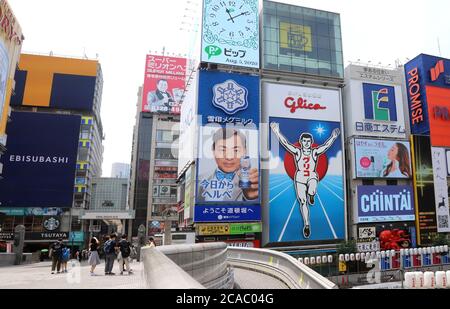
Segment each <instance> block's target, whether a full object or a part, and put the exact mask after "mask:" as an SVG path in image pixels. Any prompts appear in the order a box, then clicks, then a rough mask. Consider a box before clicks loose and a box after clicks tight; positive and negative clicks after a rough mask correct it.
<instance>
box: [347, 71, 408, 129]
mask: <svg viewBox="0 0 450 309" xmlns="http://www.w3.org/2000/svg"><path fill="white" fill-rule="evenodd" d="M345 72H346V77H347V80H346V87H345V89H344V91H345V107H346V112H345V116H346V129H347V132H348V133H347V134H348V135H349V136H354V135H358V136H368V137H392V138H406V126H405V116H404V112H403V91H402V84H403V75H402V72H401V71H400V70H384V69H379V68H378V69H377V68H370V67H362V66H357V65H350V66H348V67H347V68H346V71H345Z"/></svg>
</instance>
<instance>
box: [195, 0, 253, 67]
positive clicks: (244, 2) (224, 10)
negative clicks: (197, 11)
mask: <svg viewBox="0 0 450 309" xmlns="http://www.w3.org/2000/svg"><path fill="white" fill-rule="evenodd" d="M201 61H202V62H211V63H217V64H228V65H235V66H240V67H249V68H259V0H234V1H228V0H225V1H223V0H204V4H203V26H202V54H201Z"/></svg>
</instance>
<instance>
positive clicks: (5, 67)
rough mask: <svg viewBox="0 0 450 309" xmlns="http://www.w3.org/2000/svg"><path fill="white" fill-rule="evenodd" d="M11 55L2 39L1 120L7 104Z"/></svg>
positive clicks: (0, 68) (0, 52) (0, 61)
mask: <svg viewBox="0 0 450 309" xmlns="http://www.w3.org/2000/svg"><path fill="white" fill-rule="evenodd" d="M9 61H10V60H9V54H8V50H7V49H6V46H5V43H4V41H3V39H0V118H1V117H2V115H3V108H4V106H5V104H6V102H5V100H6V92H7V90H8V89H7V84H8V79H9Z"/></svg>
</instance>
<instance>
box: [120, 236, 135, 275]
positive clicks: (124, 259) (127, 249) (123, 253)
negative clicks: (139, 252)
mask: <svg viewBox="0 0 450 309" xmlns="http://www.w3.org/2000/svg"><path fill="white" fill-rule="evenodd" d="M119 250H120V252H119V255H118V259H119V269H120V274H121V275H123V270H124V266H125V267H126V270H127V272H128V275H131V274H132V273H133V272H132V271H131V269H130V255H131V244H130V243H129V242H128V240H127V235H125V234H124V235H122V239H121V240H120V241H119Z"/></svg>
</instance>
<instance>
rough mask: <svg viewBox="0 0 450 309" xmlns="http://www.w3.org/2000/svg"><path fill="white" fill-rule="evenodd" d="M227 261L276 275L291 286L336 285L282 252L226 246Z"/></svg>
mask: <svg viewBox="0 0 450 309" xmlns="http://www.w3.org/2000/svg"><path fill="white" fill-rule="evenodd" d="M228 261H229V262H230V263H231V264H232V265H233V266H234V267H236V268H250V269H255V270H257V271H260V272H265V273H266V274H268V275H272V276H274V277H277V278H278V279H279V280H281V281H282V282H284V283H285V284H287V285H288V286H289V287H291V288H298V289H337V288H338V287H337V285H336V284H334V283H333V282H331V281H330V280H328V279H326V278H325V277H323V276H321V275H320V274H318V273H317V272H315V271H314V270H312V269H310V268H309V267H307V266H306V265H304V264H301V263H299V262H298V261H297V260H296V259H294V258H293V257H291V256H290V255H287V254H285V253H282V252H278V251H273V250H266V249H253V248H236V247H229V248H228Z"/></svg>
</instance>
